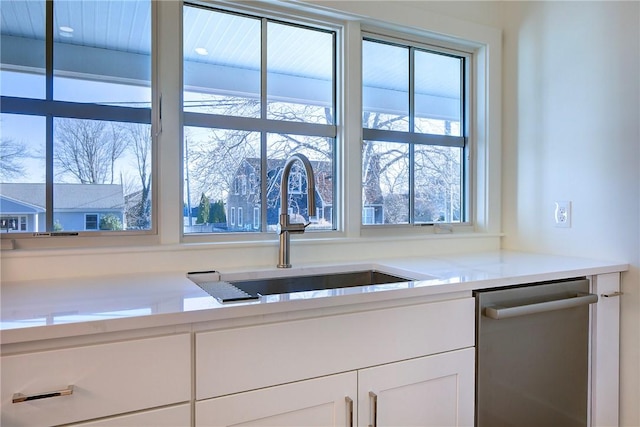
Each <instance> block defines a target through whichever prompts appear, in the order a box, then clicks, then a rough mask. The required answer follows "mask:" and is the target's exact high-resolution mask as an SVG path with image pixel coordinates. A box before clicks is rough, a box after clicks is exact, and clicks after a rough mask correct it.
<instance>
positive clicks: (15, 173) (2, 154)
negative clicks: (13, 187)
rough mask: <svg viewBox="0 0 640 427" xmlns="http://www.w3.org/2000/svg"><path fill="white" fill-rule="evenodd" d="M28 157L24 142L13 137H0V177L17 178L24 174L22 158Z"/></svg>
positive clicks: (4, 178)
mask: <svg viewBox="0 0 640 427" xmlns="http://www.w3.org/2000/svg"><path fill="white" fill-rule="evenodd" d="M28 157H30V155H29V152H28V150H27V147H26V144H24V143H22V142H18V141H15V140H13V139H8V138H2V139H0V179H1V180H3V181H6V180H11V179H14V178H19V177H20V176H21V175H23V174H24V166H23V164H22V162H23V161H24V159H26V158H28Z"/></svg>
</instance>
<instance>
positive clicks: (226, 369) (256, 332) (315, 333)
mask: <svg viewBox="0 0 640 427" xmlns="http://www.w3.org/2000/svg"><path fill="white" fill-rule="evenodd" d="M474 313H475V307H474V300H473V298H461V299H456V300H449V301H440V302H435V303H428V304H417V305H412V306H405V307H394V308H389V309H383V310H372V311H366V312H359V313H351V314H344V315H335V316H328V317H322V318H313V319H304V320H297V321H291V322H282V323H274V324H268V325H259V326H251V327H243V328H236V329H229V330H220V331H211V332H203V333H198V334H196V371H197V373H198V374H197V375H196V398H197V399H199V400H200V399H206V398H210V397H216V396H223V395H226V394H231V393H237V392H241V391H245V390H252V389H257V388H261V387H268V386H272V385H276V384H283V383H287V382H292V381H299V380H302V379H306V378H313V377H319V376H323V375H329V374H334V373H338V372H345V371H350V370H354V369H360V368H364V367H368V366H374V365H380V364H384V363H389V362H394V361H398V360H404V359H410V358H414V357H419V356H424V355H429V354H435V353H441V352H444V351H449V350H454V349H459V348H465V347H472V346H473V345H474V333H475V332H474V328H475V326H474V322H475V320H474Z"/></svg>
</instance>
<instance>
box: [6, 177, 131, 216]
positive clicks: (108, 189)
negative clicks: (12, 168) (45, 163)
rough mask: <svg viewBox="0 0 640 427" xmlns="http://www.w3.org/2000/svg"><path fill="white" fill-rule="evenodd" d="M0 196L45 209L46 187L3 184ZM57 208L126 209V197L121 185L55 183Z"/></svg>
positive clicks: (32, 184)
mask: <svg viewBox="0 0 640 427" xmlns="http://www.w3.org/2000/svg"><path fill="white" fill-rule="evenodd" d="M0 197H6V198H8V199H12V200H14V201H19V202H22V203H25V204H28V205H31V206H36V207H40V208H43V209H44V208H45V206H46V203H45V198H46V195H45V184H34V183H1V184H0ZM53 198H54V205H55V208H56V209H76V210H84V211H86V210H87V209H123V208H124V195H123V189H122V185H120V184H54V187H53Z"/></svg>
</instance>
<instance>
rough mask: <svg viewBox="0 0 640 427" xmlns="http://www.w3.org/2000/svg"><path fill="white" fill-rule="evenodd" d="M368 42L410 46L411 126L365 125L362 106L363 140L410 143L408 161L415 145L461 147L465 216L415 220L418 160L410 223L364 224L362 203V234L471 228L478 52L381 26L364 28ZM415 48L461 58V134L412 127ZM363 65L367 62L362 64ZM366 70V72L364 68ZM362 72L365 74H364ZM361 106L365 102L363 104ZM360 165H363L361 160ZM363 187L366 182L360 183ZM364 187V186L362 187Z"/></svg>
mask: <svg viewBox="0 0 640 427" xmlns="http://www.w3.org/2000/svg"><path fill="white" fill-rule="evenodd" d="M365 41H371V42H376V43H382V44H388V45H391V46H398V47H403V48H407V49H408V51H409V55H410V60H409V70H408V71H407V72H408V77H409V88H408V92H409V93H408V100H407V101H408V109H409V113H408V117H407V119H408V120H409V123H410V129H409V130H408V131H392V130H383V129H372V128H366V127H364V126H363V123H362V113H363V110H362V108H361V115H360V122H361V130H362V143H363V144H364V141H373V142H392V143H399V144H407V147H408V149H409V161H411V159H412V158H413V150H414V147H416V146H435V147H458V148H461V149H462V150H461V163H462V164H461V171H460V186H461V188H460V193H461V195H460V198H461V200H460V203H461V209H460V213H461V215H462V218H461V220H460V221H459V222H439V221H434V222H415V219H414V204H415V188H414V187H415V186H414V185H413V166H414V165H415V163H411V165H410V171H409V172H408V173H409V205H408V211H409V212H408V223H401V224H384V223H382V224H365V223H364V222H363V219H364V209H365V206H364V205H362V210H363V214H362V218H361V220H360V226H361V228H362V230H363V233H372V234H375V233H376V231H375V230H381V233H384V231H382V230H384V229H385V228H386V229H393V230H401V229H414V228H415V227H424V226H427V227H429V228H432V227H433V226H435V225H437V224H443V223H446V224H451V225H453V226H455V227H464V228H467V229H468V228H470V227H473V226H474V218H475V216H474V212H475V211H474V204H473V202H474V199H475V194H476V192H477V191H478V189H477V188H474V187H473V186H472V185H473V182H474V181H473V180H472V179H471V177H472V176H473V174H474V173H475V167H476V166H475V165H474V162H473V157H472V152H473V143H474V142H473V141H475V138H474V136H473V135H472V134H471V132H472V129H473V127H472V126H471V123H473V122H474V120H475V119H476V118H475V117H474V114H473V109H472V102H473V100H474V96H473V95H474V94H473V88H474V85H473V83H472V82H473V81H474V78H475V76H474V71H473V68H474V67H473V64H474V61H475V52H474V49H471V48H469V47H466V46H463V45H459V44H456V43H451V42H445V41H441V40H436V39H433V38H431V37H429V36H424V37H422V36H415V35H411V34H409V33H402V32H395V31H386V30H382V29H380V28H369V27H366V26H365V27H363V28H362V31H361V34H360V43H361V44H360V46H361V48H362V44H363V43H364V42H365ZM416 51H421V52H429V53H435V54H441V55H445V56H452V57H455V58H460V59H461V60H462V64H461V70H460V71H461V82H460V83H461V88H460V94H461V98H462V101H461V106H460V122H461V123H460V133H461V135H460V136H453V135H439V134H428V133H418V132H415V131H414V130H413V129H411V127H412V125H411V124H412V123H413V121H414V119H415V103H414V98H415V96H414V84H413V81H414V75H415V68H414V67H415V65H414V59H413V57H414V55H415V52H416ZM363 67H364V65H363ZM363 72H364V71H363ZM361 75H362V74H361ZM359 83H360V85H361V86H362V85H363V80H362V78H361V79H360V82H359ZM361 107H362V105H361ZM360 166H361V167H362V161H361V164H360ZM360 184H361V186H363V184H364V183H362V182H361V183H360ZM362 188H363V187H362Z"/></svg>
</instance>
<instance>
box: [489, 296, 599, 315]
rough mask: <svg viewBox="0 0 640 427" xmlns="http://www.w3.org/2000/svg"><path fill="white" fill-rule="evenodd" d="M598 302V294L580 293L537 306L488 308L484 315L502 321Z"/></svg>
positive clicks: (537, 304)
mask: <svg viewBox="0 0 640 427" xmlns="http://www.w3.org/2000/svg"><path fill="white" fill-rule="evenodd" d="M597 301H598V295H596V294H585V293H579V294H578V295H576V296H575V297H571V298H564V299H559V300H554V301H546V302H541V303H536V304H527V305H519V306H516V307H487V308H485V311H484V314H485V316H487V317H490V318H491V319H496V320H501V319H508V318H510V317H518V316H526V315H528V314H537V313H544V312H546V311H553V310H564V309H566V308H573V307H580V306H581V305H588V304H593V303H594V302H597Z"/></svg>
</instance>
